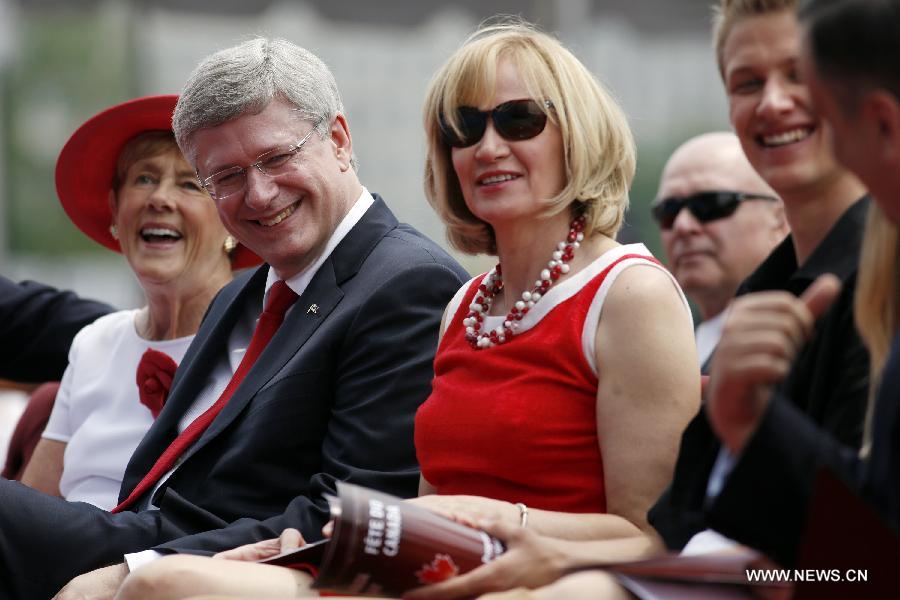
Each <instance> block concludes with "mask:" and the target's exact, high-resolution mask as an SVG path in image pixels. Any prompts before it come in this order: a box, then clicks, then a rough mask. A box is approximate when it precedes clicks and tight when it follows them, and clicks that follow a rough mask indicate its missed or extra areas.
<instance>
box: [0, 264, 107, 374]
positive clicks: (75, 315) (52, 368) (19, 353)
mask: <svg viewBox="0 0 900 600" xmlns="http://www.w3.org/2000/svg"><path fill="white" fill-rule="evenodd" d="M112 310H113V309H112V307H111V306H108V305H106V304H103V303H102V302H95V301H93V300H84V299H82V298H79V297H78V296H76V295H75V294H73V293H72V292H62V291H59V290H56V289H53V288H51V287H48V286H46V285H42V284H40V283H35V282H33V281H22V282H20V283H16V282H14V281H10V280H9V279H7V278H6V277H3V276H0V340H3V341H4V343H3V345H2V347H0V379H8V380H10V381H18V382H23V383H42V382H44V381H56V380H59V379H60V378H61V377H62V374H63V371H65V370H66V365H68V364H69V346H71V345H72V338H74V337H75V334H76V333H78V332H79V331H80V330H81V328H82V327H84V326H85V325H88V324H90V323H93V322H94V321H95V320H96V319H98V318H99V317H102V316H103V315H105V314H108V313H110V312H112Z"/></svg>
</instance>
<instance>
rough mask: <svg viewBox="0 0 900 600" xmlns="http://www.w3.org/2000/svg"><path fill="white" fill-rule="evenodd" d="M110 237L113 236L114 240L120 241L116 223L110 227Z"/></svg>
mask: <svg viewBox="0 0 900 600" xmlns="http://www.w3.org/2000/svg"><path fill="white" fill-rule="evenodd" d="M109 235H111V236H113V239H114V240H117V239H119V228H118V227H116V224H115V223H113V224H112V225H110V226H109Z"/></svg>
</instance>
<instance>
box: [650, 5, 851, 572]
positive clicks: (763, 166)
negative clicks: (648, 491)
mask: <svg viewBox="0 0 900 600" xmlns="http://www.w3.org/2000/svg"><path fill="white" fill-rule="evenodd" d="M795 8H796V0H723V1H722V2H721V5H720V7H719V10H718V11H717V14H716V19H715V47H716V51H717V59H718V62H719V68H720V72H721V74H722V78H723V81H724V84H725V90H726V94H727V96H728V103H729V116H730V119H731V122H732V125H733V127H734V130H735V133H736V134H737V136H738V139H739V140H740V142H741V146H742V148H743V149H744V153H745V154H746V156H747V159H748V160H749V161H750V164H751V165H753V167H754V169H756V171H757V172H758V173H759V174H760V176H761V177H762V178H763V179H764V180H765V181H766V183H768V184H769V186H771V187H772V189H773V190H775V191H776V192H777V193H778V195H779V196H780V197H781V198H782V200H783V201H784V211H785V216H786V218H787V221H788V224H789V225H790V227H791V235H790V236H789V237H788V238H786V239H785V241H784V242H782V244H781V245H779V246H778V247H777V248H776V249H775V250H774V251H773V252H772V254H771V255H770V256H769V257H768V258H767V259H766V260H765V261H764V262H763V264H762V265H760V267H759V268H758V269H757V270H756V271H755V272H754V273H753V274H752V275H750V277H749V278H748V279H747V280H746V281H745V282H744V283H743V284H742V286H741V288H740V290H739V292H738V294H739V295H740V296H743V297H742V298H739V299H738V300H736V301H735V302H734V303H733V304H732V307H731V309H730V314H729V317H728V320H727V321H726V323H725V327H724V331H723V337H722V342H720V347H721V344H722V343H723V342H724V341H725V340H726V339H727V340H728V341H729V343H730V344H732V345H734V344H744V345H746V346H752V345H754V344H756V345H759V344H766V343H767V340H766V339H764V338H761V337H760V336H759V335H758V334H757V327H756V326H755V325H754V320H753V318H754V317H756V316H758V315H759V314H760V311H761V310H762V307H761V303H762V302H764V300H763V299H764V298H766V296H765V295H764V294H763V295H758V294H754V293H753V292H764V291H769V290H782V291H788V292H790V293H792V294H795V295H799V294H800V293H802V292H803V291H804V290H805V289H806V288H807V287H808V286H809V285H810V284H811V283H812V282H813V280H815V279H816V278H817V277H818V276H819V275H822V274H823V273H833V274H835V275H837V276H838V278H839V279H840V280H841V281H842V283H843V289H842V290H841V293H840V296H839V297H838V298H837V300H836V301H835V302H834V304H833V306H832V307H831V309H830V310H829V311H828V312H827V313H826V314H825V316H824V317H823V318H822V319H821V320H820V321H819V322H818V323H817V325H816V330H815V334H814V335H813V339H812V342H811V343H810V344H808V345H807V346H805V347H804V348H803V349H802V350H801V351H800V352H799V354H798V355H797V357H796V359H795V360H794V361H793V363H792V365H790V372H789V373H788V374H787V376H786V378H785V379H784V380H783V381H782V382H781V383H779V384H778V385H777V386H775V387H774V389H773V390H770V393H771V394H773V395H774V396H777V397H780V398H783V399H784V401H786V402H790V403H792V404H793V405H794V406H795V407H796V408H797V409H799V410H800V411H801V412H803V413H805V414H807V415H808V416H809V417H810V418H811V419H812V420H813V421H814V422H816V423H817V424H818V425H820V426H821V427H823V428H824V429H826V430H827V431H829V432H830V433H831V434H832V435H833V436H834V437H835V438H836V439H839V440H841V441H842V442H843V443H845V444H847V445H849V446H852V447H858V446H859V444H860V442H861V439H862V431H863V419H864V414H865V405H866V396H867V389H868V354H867V352H866V350H865V348H864V347H863V346H862V343H861V341H860V339H859V336H858V334H857V332H856V329H855V326H854V323H853V292H854V289H855V283H856V272H857V264H858V261H859V251H860V246H861V242H862V230H863V225H864V221H865V216H866V212H867V208H868V200H862V197H863V195H864V188H863V186H862V184H861V183H860V182H859V180H857V179H856V177H855V176H854V175H853V174H852V173H850V172H849V171H847V170H846V169H845V168H844V167H842V166H840V165H839V164H838V163H837V161H836V160H835V159H834V156H833V154H832V151H831V137H830V130H829V129H828V127H827V126H826V125H825V122H824V121H823V120H822V119H821V118H820V117H819V115H817V114H816V112H815V111H814V110H813V107H812V103H811V100H810V92H809V88H808V87H807V86H806V85H805V84H804V83H803V82H802V81H801V80H800V78H799V76H798V67H797V61H798V56H799V50H800V31H799V26H798V23H797V18H796V16H795V12H794V11H795ZM712 364H713V368H715V365H716V355H715V354H714V355H713V358H712ZM712 384H713V382H712V380H711V381H710V385H712ZM728 448H729V446H727V445H726V446H724V447H723V445H722V444H721V443H720V442H719V440H718V438H717V437H716V435H715V434H714V433H713V430H712V428H711V426H710V422H709V420H708V415H707V413H706V411H705V410H701V412H700V413H699V414H698V416H697V417H696V418H695V419H694V421H693V422H692V423H691V424H690V425H689V426H688V428H687V430H686V431H685V433H684V436H683V438H682V443H681V450H680V454H679V458H678V464H677V466H676V470H675V477H674V480H673V482H672V485H671V486H670V488H669V489H668V490H667V491H666V493H665V494H663V496H662V497H661V498H660V500H659V502H658V503H657V504H656V506H654V508H653V509H652V510H651V513H650V520H651V523H653V525H654V526H655V527H656V528H657V530H658V531H659V532H660V534H661V535H662V536H663V538H664V539H665V541H666V544H667V545H668V546H669V547H670V548H673V549H677V548H682V547H683V546H684V545H685V544H686V543H687V542H688V541H689V540H690V539H691V538H692V537H693V536H694V535H695V534H697V533H698V532H700V531H702V530H704V529H707V528H712V529H715V530H717V531H719V532H720V533H722V534H724V535H726V536H728V537H731V538H734V539H736V540H738V541H740V542H742V543H745V544H748V545H751V546H753V545H757V546H760V545H763V544H761V539H760V534H761V532H760V531H759V530H758V529H754V528H752V527H748V526H747V524H746V521H744V520H743V519H742V513H743V512H744V510H745V509H746V507H747V506H748V504H749V503H752V502H753V501H754V498H753V496H752V495H749V494H746V493H731V492H730V491H729V492H727V493H721V494H720V490H721V488H722V484H723V482H724V481H725V479H726V478H727V476H728V475H729V472H730V471H731V469H732V468H734V469H735V470H739V469H742V468H743V465H742V464H741V463H740V461H739V460H737V461H736V458H739V457H735V456H733V455H732V453H731V452H729V450H728ZM769 485H771V486H777V485H778V484H777V483H776V482H771V483H770V484H769ZM769 491H772V490H769ZM774 493H776V495H777V490H774ZM794 517H795V515H788V514H782V515H781V518H783V519H787V520H790V519H793V518H794ZM771 526H772V527H773V528H774V529H777V528H778V527H785V526H787V525H786V523H784V522H781V521H780V520H779V519H773V521H772V523H771ZM710 537H711V536H709V535H707V536H704V538H699V539H706V540H709V539H710ZM699 539H698V543H699ZM763 549H764V550H766V551H767V552H770V553H772V554H773V557H774V558H775V559H776V560H778V561H779V562H782V563H785V564H790V563H792V562H793V560H794V559H795V557H794V556H793V554H792V553H791V552H787V551H783V550H784V549H783V548H772V547H769V546H766V547H765V548H763Z"/></svg>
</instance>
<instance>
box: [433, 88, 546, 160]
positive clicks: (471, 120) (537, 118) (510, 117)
mask: <svg viewBox="0 0 900 600" xmlns="http://www.w3.org/2000/svg"><path fill="white" fill-rule="evenodd" d="M544 106H545V107H546V108H551V107H552V106H553V103H552V102H550V101H549V100H544ZM456 118H457V121H458V124H459V133H457V132H456V131H454V130H453V127H452V126H451V125H450V123H448V122H447V121H446V120H445V119H444V115H441V117H440V124H441V132H442V133H443V134H444V141H445V142H446V143H447V145H448V146H452V147H453V148H467V147H469V146H471V145H473V144H476V143H478V140H480V139H481V137H482V136H483V135H484V131H485V129H487V121H488V118H490V119H491V120H493V121H494V129H496V130H497V133H499V134H500V136H501V137H503V139H506V140H510V141H516V140H528V139H531V138H533V137H534V136H536V135H538V134H539V133H540V132H542V131H543V130H544V127H545V126H546V125H547V113H545V112H544V110H543V109H542V108H541V106H540V105H539V104H538V103H537V102H535V101H534V100H530V99H528V100H510V101H509V102H504V103H503V104H498V105H497V106H495V107H494V109H493V110H488V111H482V110H478V109H477V108H473V107H471V106H460V107H459V108H457V109H456Z"/></svg>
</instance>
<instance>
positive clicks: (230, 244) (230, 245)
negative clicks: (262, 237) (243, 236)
mask: <svg viewBox="0 0 900 600" xmlns="http://www.w3.org/2000/svg"><path fill="white" fill-rule="evenodd" d="M222 247H223V248H225V254H231V253H232V252H234V249H235V248H237V240H236V239H234V236H232V235H227V236H225V243H224V244H222Z"/></svg>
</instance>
